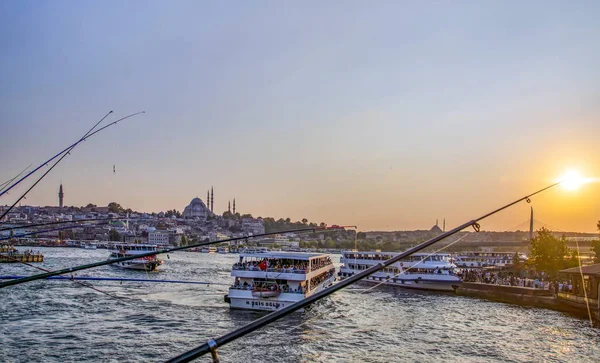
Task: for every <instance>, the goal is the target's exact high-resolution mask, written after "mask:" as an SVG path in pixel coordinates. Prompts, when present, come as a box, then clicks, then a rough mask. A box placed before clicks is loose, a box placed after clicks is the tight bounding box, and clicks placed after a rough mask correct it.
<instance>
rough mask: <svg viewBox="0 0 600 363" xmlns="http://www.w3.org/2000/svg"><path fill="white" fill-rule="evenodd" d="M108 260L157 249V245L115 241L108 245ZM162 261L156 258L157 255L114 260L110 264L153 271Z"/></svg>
mask: <svg viewBox="0 0 600 363" xmlns="http://www.w3.org/2000/svg"><path fill="white" fill-rule="evenodd" d="M109 248H110V256H109V257H108V259H109V260H114V259H117V258H122V257H129V256H135V255H141V254H144V253H148V252H152V251H157V250H158V246H156V245H150V244H138V243H115V244H113V245H111V246H110V247H109ZM162 263H163V261H162V260H161V259H159V258H158V256H157V255H154V256H146V257H140V258H136V259H133V260H128V261H121V262H115V263H113V264H112V265H111V266H116V267H120V268H125V269H130V270H141V271H154V270H156V268H157V267H158V266H160V265H162Z"/></svg>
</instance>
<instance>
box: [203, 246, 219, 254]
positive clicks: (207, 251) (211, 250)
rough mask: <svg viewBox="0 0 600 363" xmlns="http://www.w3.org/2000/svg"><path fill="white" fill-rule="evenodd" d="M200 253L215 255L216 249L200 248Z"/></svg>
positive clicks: (213, 247)
mask: <svg viewBox="0 0 600 363" xmlns="http://www.w3.org/2000/svg"><path fill="white" fill-rule="evenodd" d="M200 252H202V253H216V252H217V248H216V247H215V246H208V247H202V248H201V249H200Z"/></svg>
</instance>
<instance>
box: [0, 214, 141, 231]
mask: <svg viewBox="0 0 600 363" xmlns="http://www.w3.org/2000/svg"><path fill="white" fill-rule="evenodd" d="M126 218H127V217H124V218H112V217H109V218H86V219H76V220H74V221H55V222H44V223H36V224H25V225H22V226H16V227H4V228H0V232H2V231H10V230H14V229H19V228H32V227H42V226H50V225H54V224H65V223H81V222H98V221H120V220H123V219H126ZM129 220H130V221H135V220H137V219H136V218H133V219H129Z"/></svg>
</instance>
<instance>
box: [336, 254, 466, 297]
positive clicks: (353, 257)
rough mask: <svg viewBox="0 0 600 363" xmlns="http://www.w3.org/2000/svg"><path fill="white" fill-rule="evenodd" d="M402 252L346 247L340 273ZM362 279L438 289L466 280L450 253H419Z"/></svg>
mask: <svg viewBox="0 0 600 363" xmlns="http://www.w3.org/2000/svg"><path fill="white" fill-rule="evenodd" d="M399 254H400V253H396V252H378V251H376V252H356V251H343V252H342V258H341V259H340V262H341V263H342V264H343V265H342V266H341V267H340V272H339V275H340V277H341V278H342V279H344V278H347V277H350V276H352V275H354V274H356V273H359V272H362V271H364V270H366V269H368V268H370V267H372V266H374V265H376V264H378V263H380V262H382V261H385V260H389V259H390V258H392V257H394V256H397V255H399ZM362 281H367V282H372V283H384V284H386V285H393V286H399V287H405V288H411V289H420V290H436V291H454V290H455V289H456V288H457V287H458V286H459V285H460V284H461V282H462V280H461V279H460V278H459V277H458V276H457V275H456V265H455V264H454V263H452V261H451V260H450V255H449V254H446V253H434V254H428V253H415V254H412V255H410V256H408V257H406V258H404V259H402V260H401V261H399V262H396V263H394V264H392V265H390V266H388V267H385V268H384V269H383V270H380V271H377V272H375V273H374V274H372V275H370V276H368V277H366V278H364V279H363V280H362Z"/></svg>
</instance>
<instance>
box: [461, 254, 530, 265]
mask: <svg viewBox="0 0 600 363" xmlns="http://www.w3.org/2000/svg"><path fill="white" fill-rule="evenodd" d="M515 255H516V257H515ZM515 258H516V260H517V261H519V262H520V263H522V262H527V256H525V254H523V253H520V252H462V253H458V254H456V255H455V256H454V263H455V264H456V266H458V267H462V268H482V267H499V268H502V267H511V266H513V265H514V262H515Z"/></svg>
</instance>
